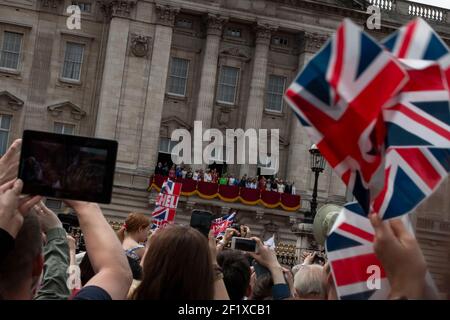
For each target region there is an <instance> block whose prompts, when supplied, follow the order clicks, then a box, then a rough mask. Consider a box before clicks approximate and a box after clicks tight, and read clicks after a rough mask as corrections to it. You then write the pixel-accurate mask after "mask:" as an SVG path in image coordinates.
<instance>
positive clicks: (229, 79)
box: [217, 66, 239, 104]
mask: <svg viewBox="0 0 450 320" xmlns="http://www.w3.org/2000/svg"><path fill="white" fill-rule="evenodd" d="M238 79H239V69H238V68H233V67H228V66H222V67H221V68H220V74H219V83H218V87H217V102H221V103H226V104H235V102H236V89H237V84H238Z"/></svg>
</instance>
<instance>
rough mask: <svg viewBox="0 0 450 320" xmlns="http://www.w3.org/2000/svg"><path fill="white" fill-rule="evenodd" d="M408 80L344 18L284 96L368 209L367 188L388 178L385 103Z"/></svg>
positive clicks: (376, 188)
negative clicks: (384, 155) (386, 174)
mask: <svg viewBox="0 0 450 320" xmlns="http://www.w3.org/2000/svg"><path fill="white" fill-rule="evenodd" d="M406 81H407V75H406V72H405V71H404V70H403V68H402V67H401V66H400V64H399V63H398V62H397V60H396V59H395V58H394V57H393V56H392V55H391V54H390V53H388V52H387V51H386V50H384V49H383V47H382V46H381V45H380V44H378V43H377V42H376V41H375V40H374V39H372V38H371V37H370V36H368V35H367V34H365V33H364V32H363V31H362V30H361V29H360V28H358V27H357V26H356V25H355V24H353V23H352V22H351V21H350V20H348V19H346V20H344V22H343V23H342V24H341V25H340V26H339V27H338V29H337V31H336V34H335V35H334V36H333V37H332V38H331V39H330V40H329V41H328V42H327V43H326V44H325V46H324V47H323V48H322V49H321V50H320V52H319V53H318V54H317V55H316V56H315V57H314V58H313V59H312V60H311V61H310V62H309V63H308V64H307V65H306V66H305V68H304V69H303V71H302V72H300V74H299V75H298V76H297V78H296V79H295V81H294V82H293V83H292V84H291V85H290V87H289V88H288V89H287V91H286V94H285V97H286V100H287V101H288V103H289V104H290V105H291V107H292V108H293V110H294V111H295V112H296V114H297V116H298V117H299V119H300V121H301V122H302V123H303V124H304V125H305V124H306V125H310V127H309V128H308V132H309V133H310V134H311V138H312V140H313V142H314V143H315V144H316V145H317V147H318V148H319V149H320V152H321V153H322V154H323V155H324V157H325V158H326V159H327V161H328V163H329V164H330V165H331V167H332V168H333V169H334V170H335V172H336V173H337V174H338V175H339V176H340V177H341V178H342V180H343V181H344V182H345V183H346V184H353V185H355V192H354V194H355V197H356V198H357V200H358V201H359V202H360V204H361V205H362V206H363V208H364V209H365V211H366V212H368V211H369V205H370V197H369V196H368V195H369V190H371V189H373V190H372V192H375V193H377V192H379V191H380V190H381V187H382V179H383V178H384V176H383V174H382V173H383V170H381V171H380V166H381V164H382V162H383V153H382V150H383V144H384V138H385V125H384V122H383V119H382V107H383V106H384V105H385V104H386V103H387V102H388V101H389V100H390V99H391V98H392V96H393V95H395V94H396V93H397V92H398V91H399V90H400V89H401V88H402V87H403V85H404V83H405V82H406ZM380 179H381V181H379V180H380ZM375 181H377V183H375ZM356 191H358V192H356ZM361 191H362V192H361Z"/></svg>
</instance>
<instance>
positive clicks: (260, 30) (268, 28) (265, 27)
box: [254, 22, 278, 45]
mask: <svg viewBox="0 0 450 320" xmlns="http://www.w3.org/2000/svg"><path fill="white" fill-rule="evenodd" d="M277 29H278V26H275V25H272V24H269V23H264V22H258V23H257V24H256V26H255V27H254V30H255V33H256V43H262V44H267V45H269V44H270V39H271V37H272V33H273V32H275V31H276V30H277Z"/></svg>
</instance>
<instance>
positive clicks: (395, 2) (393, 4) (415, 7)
mask: <svg viewBox="0 0 450 320" xmlns="http://www.w3.org/2000/svg"><path fill="white" fill-rule="evenodd" d="M368 1H369V3H370V4H371V5H374V6H377V7H379V8H380V9H381V10H382V11H392V12H396V13H399V14H401V15H408V16H416V17H422V18H424V19H426V20H430V21H433V22H438V23H450V14H449V11H450V10H448V9H444V8H439V7H435V6H430V5H426V4H422V3H416V2H411V1H406V0H368Z"/></svg>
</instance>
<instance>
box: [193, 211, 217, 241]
mask: <svg viewBox="0 0 450 320" xmlns="http://www.w3.org/2000/svg"><path fill="white" fill-rule="evenodd" d="M213 218H214V217H213V215H212V213H211V212H209V211H202V210H194V211H192V214H191V223H190V225H191V227H192V228H194V229H197V230H198V231H200V232H201V233H202V234H203V235H204V236H205V237H208V234H209V230H210V229H211V223H212V221H213Z"/></svg>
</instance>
